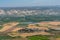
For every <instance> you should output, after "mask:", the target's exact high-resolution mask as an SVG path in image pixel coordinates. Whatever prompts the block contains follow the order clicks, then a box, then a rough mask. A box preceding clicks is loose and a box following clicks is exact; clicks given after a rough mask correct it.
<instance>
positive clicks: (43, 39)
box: [28, 35, 49, 40]
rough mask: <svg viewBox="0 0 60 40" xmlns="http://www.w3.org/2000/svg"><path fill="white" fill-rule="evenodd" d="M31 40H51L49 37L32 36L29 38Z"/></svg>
mask: <svg viewBox="0 0 60 40" xmlns="http://www.w3.org/2000/svg"><path fill="white" fill-rule="evenodd" d="M28 39H29V40H49V37H48V36H42V35H40V36H30V37H28Z"/></svg>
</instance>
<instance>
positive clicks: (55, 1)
mask: <svg viewBox="0 0 60 40" xmlns="http://www.w3.org/2000/svg"><path fill="white" fill-rule="evenodd" d="M55 5H60V0H0V7H26V6H55Z"/></svg>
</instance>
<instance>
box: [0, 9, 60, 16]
mask: <svg viewBox="0 0 60 40" xmlns="http://www.w3.org/2000/svg"><path fill="white" fill-rule="evenodd" d="M59 13H60V11H54V10H52V9H48V10H15V9H11V10H2V9H0V15H1V14H3V15H15V16H26V15H41V14H43V15H60V14H59Z"/></svg>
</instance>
